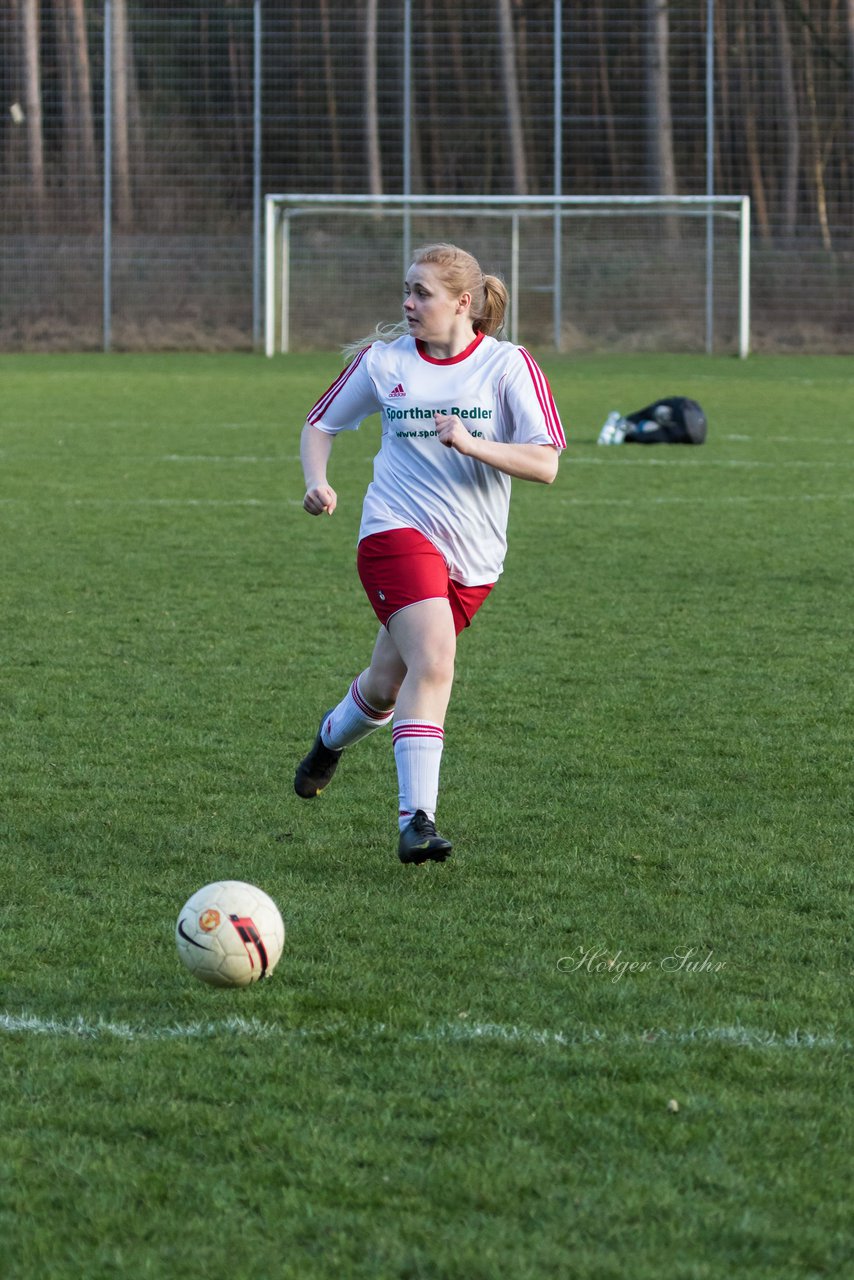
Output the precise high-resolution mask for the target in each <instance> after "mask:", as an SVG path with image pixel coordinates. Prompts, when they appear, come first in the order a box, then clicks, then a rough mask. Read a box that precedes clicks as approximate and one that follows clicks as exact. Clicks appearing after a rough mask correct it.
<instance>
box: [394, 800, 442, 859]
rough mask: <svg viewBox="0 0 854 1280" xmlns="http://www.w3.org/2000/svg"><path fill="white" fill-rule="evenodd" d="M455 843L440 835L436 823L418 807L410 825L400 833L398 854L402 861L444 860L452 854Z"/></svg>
mask: <svg viewBox="0 0 854 1280" xmlns="http://www.w3.org/2000/svg"><path fill="white" fill-rule="evenodd" d="M453 847H454V846H453V845H452V844H451V842H450V840H446V839H445V837H444V836H440V835H439V833H438V831H437V830H436V824H435V823H434V822H431V821H430V819H429V818H428V817H427V814H426V813H425V812H424V810H423V809H418V810H417V811H416V813H415V816H414V818H413V819H412V821H411V822H410V823H409V825H408V826H406V827H404V828H403V830H402V831H401V833H400V841H399V843H398V846H397V856H398V857H399V858H400V860H401V862H407V863H413V862H414V863H416V864H419V865H420V863H422V862H444V861H445V859H446V858H449V857H450V856H451V850H452V849H453Z"/></svg>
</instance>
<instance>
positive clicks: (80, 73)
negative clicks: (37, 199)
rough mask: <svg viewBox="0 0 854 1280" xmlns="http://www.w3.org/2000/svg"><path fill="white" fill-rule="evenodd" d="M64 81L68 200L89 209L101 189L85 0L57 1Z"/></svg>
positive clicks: (58, 34)
mask: <svg viewBox="0 0 854 1280" xmlns="http://www.w3.org/2000/svg"><path fill="white" fill-rule="evenodd" d="M53 7H54V22H55V26H56V34H57V45H58V50H59V54H60V79H61V84H62V129H63V138H64V143H63V159H64V162H65V170H66V199H68V198H69V197H73V196H76V197H77V199H78V203H79V204H80V205H81V207H82V208H83V209H84V210H86V209H88V207H89V204H90V202H91V201H92V199H93V197H94V194H95V191H96V188H97V181H98V178H97V160H96V156H95V122H94V118H93V112H92V80H91V76H90V72H89V48H88V43H87V39H86V15H85V13H84V10H83V0H53Z"/></svg>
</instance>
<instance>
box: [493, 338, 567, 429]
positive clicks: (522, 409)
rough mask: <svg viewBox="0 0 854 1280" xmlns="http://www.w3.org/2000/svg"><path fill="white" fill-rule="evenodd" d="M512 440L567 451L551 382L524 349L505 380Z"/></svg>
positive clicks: (504, 396) (516, 353)
mask: <svg viewBox="0 0 854 1280" xmlns="http://www.w3.org/2000/svg"><path fill="white" fill-rule="evenodd" d="M502 399H503V401H504V410H505V413H506V415H507V418H508V427H509V430H510V433H511V438H512V439H513V440H514V441H515V442H516V443H517V444H550V445H554V447H555V448H556V449H565V448H566V437H565V435H564V432H563V426H562V424H561V420H560V414H559V413H558V411H557V405H556V404H555V401H554V396H553V395H552V389H551V387H550V386H549V383H548V379H547V378H546V375H545V374H544V373H543V371H542V369H541V368H540V366H539V365H538V364H537V362H536V360H534V358H533V356H531V355H530V354H529V353H528V352H527V351H526V350H525V348H524V347H516V348H515V349H514V350H513V352H512V356H511V358H510V360H509V362H508V368H507V370H506V373H505V375H504V378H503V380H502Z"/></svg>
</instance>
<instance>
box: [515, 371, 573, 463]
mask: <svg viewBox="0 0 854 1280" xmlns="http://www.w3.org/2000/svg"><path fill="white" fill-rule="evenodd" d="M519 350H520V352H521V353H522V356H523V358H524V360H525V363H526V365H527V366H528V372H529V373H530V375H531V381H532V382H533V384H534V391H535V392H536V395H537V399H538V401H539V402H540V408H541V409H542V411H543V417H544V419H545V423H546V430H547V432H548V435H549V439H550V440H551V442H552V444H553V445H555V446H556V448H558V449H565V448H566V436H565V435H564V434H563V427H562V426H561V423H560V417H559V415H558V411H557V405H556V404H555V400H554V396H553V395H552V389H551V387H550V386H549V382H548V378H547V377H546V375H545V374H544V373H543V371H542V369H541V368H540V366H539V365H538V364H537V362H536V360H534V359H533V357H532V356H530V355H529V353H528V352H527V351H526V350H525V348H524V347H520V348H519Z"/></svg>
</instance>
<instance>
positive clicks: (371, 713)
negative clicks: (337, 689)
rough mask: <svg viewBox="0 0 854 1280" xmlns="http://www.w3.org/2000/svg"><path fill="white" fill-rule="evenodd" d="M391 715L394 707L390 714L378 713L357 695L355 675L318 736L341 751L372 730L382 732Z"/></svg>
mask: <svg viewBox="0 0 854 1280" xmlns="http://www.w3.org/2000/svg"><path fill="white" fill-rule="evenodd" d="M393 715H394V709H393V708H392V710H391V711H377V709H376V707H372V706H371V704H370V703H369V702H366V701H365V699H364V698H363V697H362V695H361V693H360V692H359V677H358V676H357V677H356V679H355V680H354V681H353V683H352V684H351V685H350V688H349V689H348V690H347V692H346V694H345V695H344V697H343V698H342V699H341V701H340V702H339V703H338V706H337V707H335V708H333V710H332V711H330V713H329V715H328V716H327V717H326V719H325V720H324V722H323V729H322V730H321V734H320V737H321V740H322V741H323V745H324V746H326V747H329V748H330V749H331V750H332V751H340V750H341V748H342V747H351V746H352V745H353V743H354V742H360V741H361V740H362V738H367V736H368V734H369V733H373V731H374V729H381V728H382V726H383V725H384V724H388V722H389V720H391V718H392V716H393Z"/></svg>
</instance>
